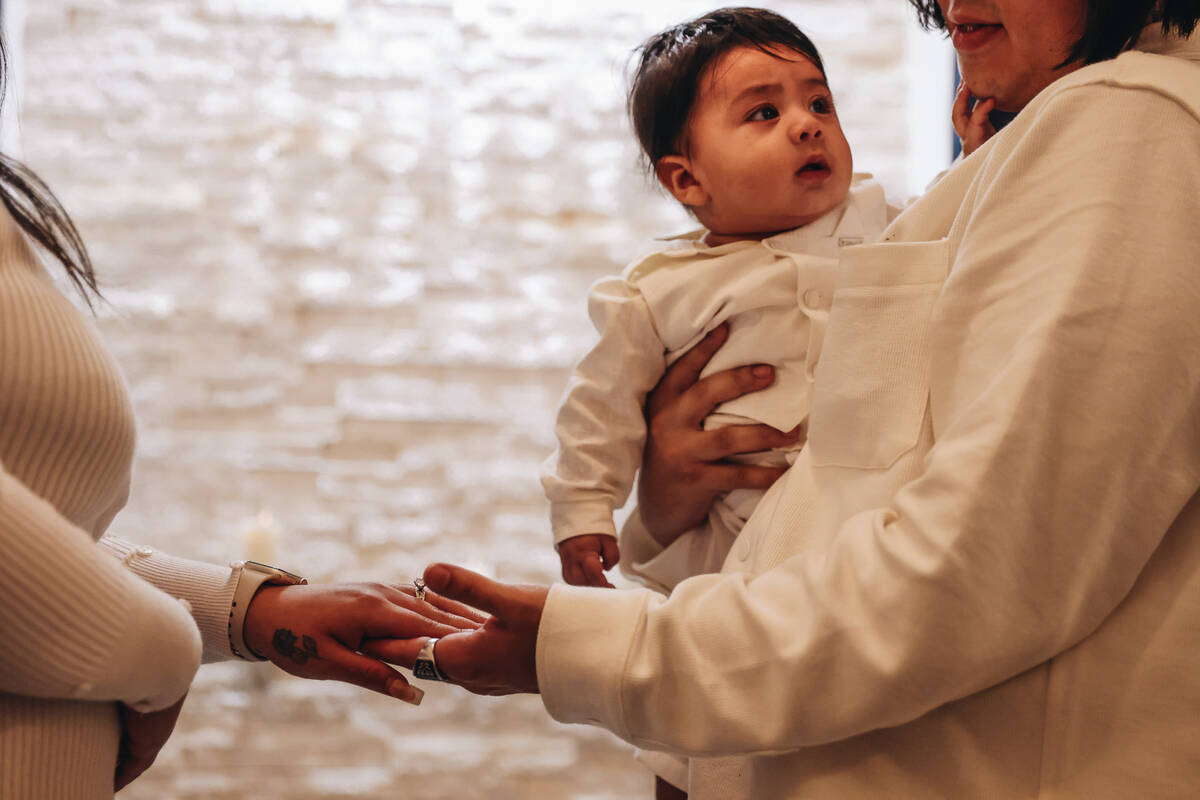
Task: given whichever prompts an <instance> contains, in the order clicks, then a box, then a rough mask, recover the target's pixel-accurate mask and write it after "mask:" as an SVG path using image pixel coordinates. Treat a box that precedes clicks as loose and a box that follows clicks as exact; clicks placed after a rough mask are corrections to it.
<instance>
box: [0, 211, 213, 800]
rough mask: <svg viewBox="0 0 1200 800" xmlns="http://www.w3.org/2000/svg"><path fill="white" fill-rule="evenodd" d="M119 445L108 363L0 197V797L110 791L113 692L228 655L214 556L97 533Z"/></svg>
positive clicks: (115, 733)
mask: <svg viewBox="0 0 1200 800" xmlns="http://www.w3.org/2000/svg"><path fill="white" fill-rule="evenodd" d="M133 449H134V422H133V414H132V408H131V405H130V401H129V397H128V393H127V391H126V389H125V386H124V382H123V381H122V379H121V376H120V373H119V372H118V370H117V367H116V365H115V363H114V362H113V360H112V358H111V356H110V355H109V353H108V352H107V351H106V350H105V348H104V347H103V345H102V344H101V342H100V340H99V338H98V336H97V334H96V332H95V330H94V329H93V328H92V326H91V325H90V323H89V321H88V320H87V319H86V318H85V317H83V316H82V315H81V314H79V313H78V312H77V311H76V309H75V308H74V307H73V306H72V305H71V304H70V303H69V302H68V301H67V299H66V298H65V297H63V296H62V295H61V294H60V293H59V292H58V291H57V290H56V289H55V287H54V285H53V283H52V281H51V279H50V278H49V276H48V275H47V274H46V272H45V271H44V269H43V268H42V266H41V264H40V262H39V260H38V258H37V257H36V256H35V254H34V253H33V251H32V250H31V248H30V246H29V244H28V243H27V242H26V239H25V236H24V235H23V234H22V232H21V231H20V229H19V228H18V227H17V225H16V223H15V222H14V221H13V220H12V218H11V217H10V216H9V215H8V213H7V212H5V211H4V210H3V208H2V207H0V800H101V799H102V798H103V799H105V800H111V798H112V796H113V774H114V769H115V765H116V759H117V749H118V745H119V741H120V725H119V723H118V717H117V703H118V702H120V703H125V704H128V705H130V706H133V707H134V708H137V709H138V710H141V711H147V710H153V709H158V708H163V707H166V706H168V705H170V704H172V703H174V702H175V701H176V700H178V699H179V698H180V697H181V696H182V695H183V693H184V692H185V691H187V687H188V685H189V684H190V682H191V679H192V677H193V675H194V673H195V671H196V668H197V667H198V665H199V662H200V660H201V646H202V644H203V651H204V652H203V656H204V658H205V660H217V659H221V658H230V657H232V655H231V653H230V651H229V645H228V640H227V636H226V627H227V620H228V615H229V608H230V604H231V601H232V593H233V582H232V579H231V578H232V576H231V572H232V571H231V570H230V569H228V568H227V567H216V566H212V565H208V564H201V563H197V562H192V561H185V560H182V559H175V558H170V557H168V556H164V555H162V554H159V553H156V552H155V551H153V550H151V549H150V548H145V547H135V546H133V545H130V544H128V543H125V542H121V541H117V540H113V539H109V538H105V539H103V540H101V539H100V537H101V536H102V534H103V533H104V532H105V530H106V529H107V528H108V525H109V523H110V522H111V521H112V519H113V517H114V516H115V515H116V513H117V511H118V510H120V508H121V507H122V506H123V505H124V503H125V500H126V498H127V496H128V493H129V487H130V467H131V463H132V458H133ZM176 598H180V600H176ZM189 608H190V609H191V611H192V612H193V613H192V614H191V615H189V613H188V609H189ZM198 628H199V631H198V630H197V629H198Z"/></svg>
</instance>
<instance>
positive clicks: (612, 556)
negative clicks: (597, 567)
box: [602, 536, 621, 569]
mask: <svg viewBox="0 0 1200 800" xmlns="http://www.w3.org/2000/svg"><path fill="white" fill-rule="evenodd" d="M603 547H604V552H603V554H602V555H603V556H604V568H605V569H612V568H613V567H615V566H616V565H617V562H618V561H620V560H621V549H620V547H618V546H617V540H616V539H614V538H613V537H611V536H605V537H604V540H603Z"/></svg>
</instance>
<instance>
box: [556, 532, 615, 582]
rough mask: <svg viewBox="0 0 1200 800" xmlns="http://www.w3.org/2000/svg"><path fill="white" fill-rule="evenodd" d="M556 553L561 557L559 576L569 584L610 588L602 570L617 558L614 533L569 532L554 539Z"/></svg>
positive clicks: (608, 567)
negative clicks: (556, 548)
mask: <svg viewBox="0 0 1200 800" xmlns="http://www.w3.org/2000/svg"><path fill="white" fill-rule="evenodd" d="M558 557H559V559H560V560H561V561H562V575H563V580H564V581H566V582H567V583H569V584H571V585H572V586H607V587H608V588H609V589H612V588H613V585H612V584H611V583H609V582H608V579H607V578H605V577H604V570H606V569H612V568H613V567H615V566H616V564H617V562H618V561H619V560H620V559H621V553H620V550H618V549H617V539H616V537H615V536H609V535H608V534H606V533H586V534H584V535H583V536H572V537H571V538H570V539H564V540H563V541H561V542H559V543H558Z"/></svg>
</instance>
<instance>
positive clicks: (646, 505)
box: [638, 325, 803, 547]
mask: <svg viewBox="0 0 1200 800" xmlns="http://www.w3.org/2000/svg"><path fill="white" fill-rule="evenodd" d="M728 335H729V327H728V325H721V326H720V327H717V328H715V329H713V331H712V332H711V333H710V334H708V336H706V337H704V339H702V340H701V341H700V343H699V344H697V345H696V346H695V347H693V348H692V349H691V350H689V351H688V352H687V353H685V354H684V355H683V356H682V357H680V358H679V360H678V361H676V362H675V363H674V364H672V365H671V367H670V368H669V369H668V370H667V371H666V373H665V374H664V375H663V377H662V380H660V381H659V382H658V386H656V387H655V388H654V391H652V392H651V393H650V395H649V396H648V397H647V398H646V428H647V436H646V452H645V454H644V456H643V458H642V472H641V475H640V476H639V478H638V506H639V508H640V510H641V516H642V521H643V522H644V523H645V525H646V529H647V530H649V531H650V534H651V535H652V536H654V538H655V539H656V540H658V542H659V544H661V545H663V546H664V547H665V546H666V545H668V544H670V543H671V542H673V541H675V539H676V538H678V537H679V535H680V534H682V533H683V532H684V531H686V530H688V529H690V528H694V527H695V526H697V525H699V524H700V523H701V522H703V521H704V519H705V517H707V516H708V510H709V508H710V507H711V506H712V504H713V501H714V500H716V498H717V496H718V495H720V494H722V493H723V492H728V491H731V490H733V489H766V488H767V487H769V486H770V485H771V484H772V483H774V482H775V481H776V480H777V479H778V478H779V477H780V476H781V475H783V473H784V471H785V470H784V469H783V468H779V467H761V466H755V465H752V464H735V463H729V462H726V461H724V459H726V458H728V457H730V456H733V455H737V454H739V453H753V452H756V451H758V450H769V449H771V448H774V447H789V446H791V445H793V444H795V443H796V442H798V441H800V440H801V438H802V435H803V434H802V432H801V430H800V429H799V428H797V429H796V430H793V431H790V432H788V433H780V432H779V431H777V430H775V429H774V428H772V427H771V426H770V425H730V426H728V427H725V428H720V429H718V430H713V431H706V430H704V418H705V417H707V416H708V415H709V414H710V413H712V410H713V409H714V408H716V407H717V406H718V405H720V404H721V403H724V402H726V401H728V400H732V399H734V398H735V397H741V396H742V395H744V394H749V393H750V392H757V391H759V390H760V389H765V388H767V387H768V386H770V385H771V382H772V381H774V380H775V370H774V369H773V368H772V367H771V366H769V365H767V364H753V365H750V366H745V367H737V368H735V369H730V370H726V371H724V372H718V373H716V374H715V375H709V376H708V377H706V378H704V379H703V380H701V379H700V372H701V370H703V369H704V366H705V365H706V364H707V363H708V361H709V359H710V358H712V356H713V354H714V353H716V352H717V350H719V349H720V347H721V345H722V344H724V343H725V339H726V338H727V337H728Z"/></svg>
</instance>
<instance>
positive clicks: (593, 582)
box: [583, 553, 612, 589]
mask: <svg viewBox="0 0 1200 800" xmlns="http://www.w3.org/2000/svg"><path fill="white" fill-rule="evenodd" d="M583 573H584V575H585V577H586V578H587V585H588V586H599V587H607V588H610V589H611V588H612V584H611V583H609V582H608V578H605V577H604V564H602V563H601V562H600V554H599V553H592V557H591V558H589V559H587V560H586V561H584V562H583Z"/></svg>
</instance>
